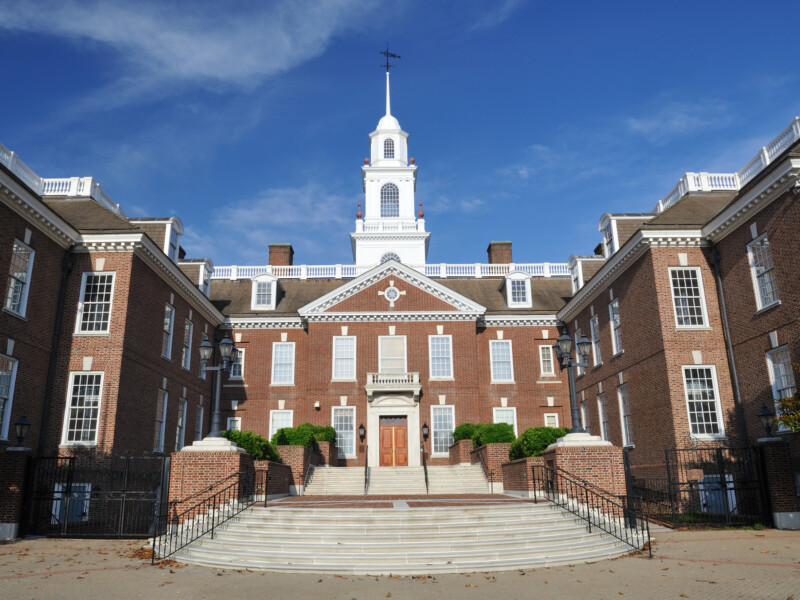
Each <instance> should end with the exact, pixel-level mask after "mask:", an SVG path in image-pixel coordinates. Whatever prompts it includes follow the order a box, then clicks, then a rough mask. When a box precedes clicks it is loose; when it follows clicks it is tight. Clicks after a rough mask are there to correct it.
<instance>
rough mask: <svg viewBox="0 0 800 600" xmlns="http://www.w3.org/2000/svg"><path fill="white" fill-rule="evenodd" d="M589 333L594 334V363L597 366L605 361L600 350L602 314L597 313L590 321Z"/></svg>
mask: <svg viewBox="0 0 800 600" xmlns="http://www.w3.org/2000/svg"><path fill="white" fill-rule="evenodd" d="M589 333H590V334H591V336H592V363H593V364H594V366H595V367H596V366H597V365H599V364H601V363H602V362H603V354H602V352H601V351H600V315H595V316H593V317H592V318H591V320H590V321H589Z"/></svg>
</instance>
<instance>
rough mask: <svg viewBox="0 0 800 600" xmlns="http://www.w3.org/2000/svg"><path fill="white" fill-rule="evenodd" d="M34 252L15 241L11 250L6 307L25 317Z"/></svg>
mask: <svg viewBox="0 0 800 600" xmlns="http://www.w3.org/2000/svg"><path fill="white" fill-rule="evenodd" d="M33 255H34V252H33V250H31V249H30V248H28V246H26V245H25V244H23V243H22V242H20V241H19V240H14V247H13V248H12V250H11V267H10V269H9V272H8V291H7V293H6V304H5V307H6V308H7V309H8V310H10V311H13V312H15V313H17V314H19V315H22V316H25V308H26V305H27V304H28V289H29V286H30V281H31V270H32V269H33Z"/></svg>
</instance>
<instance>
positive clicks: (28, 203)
mask: <svg viewBox="0 0 800 600" xmlns="http://www.w3.org/2000/svg"><path fill="white" fill-rule="evenodd" d="M0 173H3V172H2V170H0ZM3 174H4V173H3ZM0 198H1V199H2V201H3V204H6V205H8V206H9V207H10V208H11V210H13V211H14V212H15V213H17V214H19V215H20V216H21V217H22V218H24V219H25V220H26V221H29V222H30V223H31V224H33V225H35V226H36V227H37V228H38V229H40V230H41V231H43V232H44V233H45V234H46V235H47V236H48V237H49V238H50V239H52V240H53V241H54V242H56V243H57V244H58V245H59V246H62V247H63V248H67V247H69V246H70V245H72V244H74V243H75V241H76V240H77V239H78V237H79V235H80V234H79V233H78V231H77V230H75V229H74V228H73V227H72V226H71V225H69V224H68V223H67V222H66V221H64V219H62V218H61V217H59V216H58V215H57V214H56V213H55V211H53V210H52V209H51V208H50V207H48V206H47V205H46V204H45V203H44V202H42V201H41V200H39V199H38V198H37V197H35V196H33V195H32V194H31V193H30V192H29V191H28V190H27V189H26V188H25V187H23V186H21V185H20V184H18V183H17V182H16V181H14V180H13V179H11V178H6V177H3V178H2V179H1V180H0Z"/></svg>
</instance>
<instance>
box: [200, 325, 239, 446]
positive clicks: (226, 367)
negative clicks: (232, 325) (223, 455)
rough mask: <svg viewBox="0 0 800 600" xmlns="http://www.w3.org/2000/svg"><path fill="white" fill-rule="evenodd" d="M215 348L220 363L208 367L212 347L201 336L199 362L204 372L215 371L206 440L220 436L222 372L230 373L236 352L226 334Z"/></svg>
mask: <svg viewBox="0 0 800 600" xmlns="http://www.w3.org/2000/svg"><path fill="white" fill-rule="evenodd" d="M217 348H218V349H219V359H220V361H221V362H220V363H219V364H218V365H217V366H216V367H209V366H207V365H208V361H209V360H211V355H212V354H213V353H214V346H213V345H212V344H211V342H210V341H209V339H208V336H207V335H204V336H203V341H202V342H200V362H201V363H202V365H203V369H205V370H206V371H217V374H216V376H215V377H216V382H215V393H214V412H213V414H212V417H211V431H210V432H209V433H208V435H207V436H206V437H207V438H221V437H222V434H221V433H220V412H219V402H220V396H221V394H222V372H223V371H224V372H226V373H230V372H231V367H232V366H233V363H234V362H236V356H237V354H238V351H237V350H236V348H234V346H233V342H232V341H231V338H229V337H228V334H227V333H226V334H225V337H224V338H222V339H221V340H220V342H219V343H218V344H217Z"/></svg>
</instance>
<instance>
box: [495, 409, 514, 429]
mask: <svg viewBox="0 0 800 600" xmlns="http://www.w3.org/2000/svg"><path fill="white" fill-rule="evenodd" d="M492 413H493V415H492V416H493V417H494V422H495V423H508V424H509V425H511V426H512V427H513V428H514V435H515V436H516V435H517V408H516V407H514V406H503V407H495V408H493V409H492Z"/></svg>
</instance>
